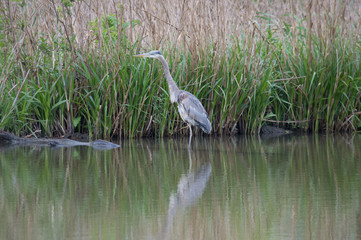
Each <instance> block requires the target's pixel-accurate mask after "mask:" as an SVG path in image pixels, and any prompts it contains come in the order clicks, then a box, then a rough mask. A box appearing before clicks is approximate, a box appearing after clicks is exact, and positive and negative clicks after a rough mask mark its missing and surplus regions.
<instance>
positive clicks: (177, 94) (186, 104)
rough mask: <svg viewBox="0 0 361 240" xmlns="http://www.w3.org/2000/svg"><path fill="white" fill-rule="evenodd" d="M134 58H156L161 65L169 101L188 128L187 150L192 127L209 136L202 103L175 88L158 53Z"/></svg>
mask: <svg viewBox="0 0 361 240" xmlns="http://www.w3.org/2000/svg"><path fill="white" fill-rule="evenodd" d="M134 57H145V58H156V59H158V60H159V61H160V62H161V63H162V65H163V69H164V75H165V78H166V79H167V83H168V87H169V93H170V101H171V102H172V103H174V102H177V103H178V112H179V114H180V116H181V118H182V119H183V121H185V122H186V123H187V124H188V127H189V133H190V135H189V143H188V149H190V146H191V141H192V126H196V127H199V128H201V129H202V130H203V131H204V132H205V133H208V134H210V133H211V130H212V125H211V122H210V121H209V119H208V114H207V112H206V110H205V109H204V107H203V105H202V103H201V102H200V101H199V100H198V99H197V98H196V97H195V96H194V95H193V94H191V93H189V92H187V91H184V90H180V89H179V88H178V87H177V84H176V83H175V82H174V80H173V78H172V76H171V75H170V72H169V67H168V63H167V61H166V60H165V59H164V57H163V55H162V54H161V53H160V51H157V50H154V51H150V52H148V53H143V54H138V55H134Z"/></svg>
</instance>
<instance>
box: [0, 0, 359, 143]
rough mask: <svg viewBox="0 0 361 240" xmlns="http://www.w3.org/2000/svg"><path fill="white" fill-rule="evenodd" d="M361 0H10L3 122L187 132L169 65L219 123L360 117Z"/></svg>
mask: <svg viewBox="0 0 361 240" xmlns="http://www.w3.org/2000/svg"><path fill="white" fill-rule="evenodd" d="M360 22H361V3H360V2H359V1H353V0H347V1H325V0H324V1H315V0H307V1H306V0H304V1H279V0H275V1H234V0H227V1H209V0H197V1H196V0H191V1H171V0H169V1H162V0H145V1H143V0H142V1H140V0H139V1H138V0H134V1H123V0H120V1H95V0H85V1H77V0H73V1H72V0H60V1H59V0H49V1H45V0H31V1H21V0H19V1H11V0H2V1H0V66H1V71H0V102H1V104H0V129H1V130H6V131H9V132H12V133H14V134H17V135H26V134H34V135H35V134H36V133H38V132H40V135H42V136H51V137H52V136H62V135H66V134H69V133H72V132H79V133H86V134H89V136H90V138H110V137H136V136H154V135H156V136H170V135H180V134H187V133H188V131H187V128H185V125H184V124H183V123H182V121H181V119H180V117H179V115H178V113H177V111H176V107H175V106H173V105H172V104H171V103H170V100H169V96H168V89H167V85H166V82H165V80H164V78H163V73H162V70H161V66H160V65H159V63H157V62H153V61H145V60H143V61H140V60H138V59H134V58H133V57H132V56H133V55H134V54H136V53H139V52H145V51H148V50H152V49H159V50H161V51H162V53H163V54H164V55H165V57H166V59H167V61H168V62H169V65H170V67H171V73H172V75H173V77H174V79H175V81H176V82H177V84H178V86H179V87H180V88H182V89H185V90H187V91H189V92H191V93H193V94H194V95H195V96H196V97H197V98H198V99H200V100H201V102H202V103H203V105H204V106H205V108H206V110H207V112H208V113H209V115H210V119H211V122H212V127H213V129H214V133H217V134H237V133H257V132H258V131H259V129H260V127H261V126H262V125H264V124H272V125H277V126H281V127H284V128H288V129H293V130H294V129H297V130H299V131H304V132H319V131H325V132H344V131H347V132H355V131H360V128H361V103H360V102H361V66H360V64H361V35H360V24H359V23H360Z"/></svg>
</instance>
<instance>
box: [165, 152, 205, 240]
mask: <svg viewBox="0 0 361 240" xmlns="http://www.w3.org/2000/svg"><path fill="white" fill-rule="evenodd" d="M189 156H190V157H191V155H190V154H189ZM189 160H190V162H191V159H189ZM211 172H212V167H211V164H210V163H209V162H208V163H205V164H203V165H202V166H201V167H200V168H199V169H198V170H197V171H194V172H191V171H189V172H188V173H187V174H184V175H182V177H181V178H180V179H179V182H178V186H177V192H176V193H172V194H171V195H170V197H169V207H168V213H167V218H166V221H165V224H164V226H163V228H162V232H161V236H160V238H159V239H166V236H167V234H168V232H169V229H170V227H171V226H172V224H173V219H174V217H175V216H176V215H177V212H178V211H179V210H181V209H184V208H187V207H189V206H191V205H193V204H194V203H196V202H197V201H198V200H199V198H200V197H201V196H202V194H203V192H204V189H205V188H206V186H207V182H208V180H209V177H210V175H211Z"/></svg>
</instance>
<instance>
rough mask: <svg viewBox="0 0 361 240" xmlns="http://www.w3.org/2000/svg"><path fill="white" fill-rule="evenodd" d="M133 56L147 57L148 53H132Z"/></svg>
mask: <svg viewBox="0 0 361 240" xmlns="http://www.w3.org/2000/svg"><path fill="white" fill-rule="evenodd" d="M133 57H149V53H142V54H138V55H134V56H133Z"/></svg>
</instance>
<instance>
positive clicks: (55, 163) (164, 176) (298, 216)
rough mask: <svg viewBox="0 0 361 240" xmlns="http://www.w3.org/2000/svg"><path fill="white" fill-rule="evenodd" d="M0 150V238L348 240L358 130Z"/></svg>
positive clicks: (360, 151)
mask: <svg viewBox="0 0 361 240" xmlns="http://www.w3.org/2000/svg"><path fill="white" fill-rule="evenodd" d="M120 144H121V148H118V149H113V150H106V151H97V150H94V149H92V148H89V147H75V148H58V149H57V148H48V147H44V148H36V147H18V148H11V149H9V148H0V239H360V238H361V213H360V209H361V201H360V200H361V136H360V135H355V136H286V137H281V138H273V139H261V138H250V137H247V138H243V137H231V138H194V139H193V141H192V151H191V152H190V155H189V152H188V150H187V144H188V138H184V139H164V140H160V139H155V140H154V139H136V140H132V141H122V142H121V143H120Z"/></svg>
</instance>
